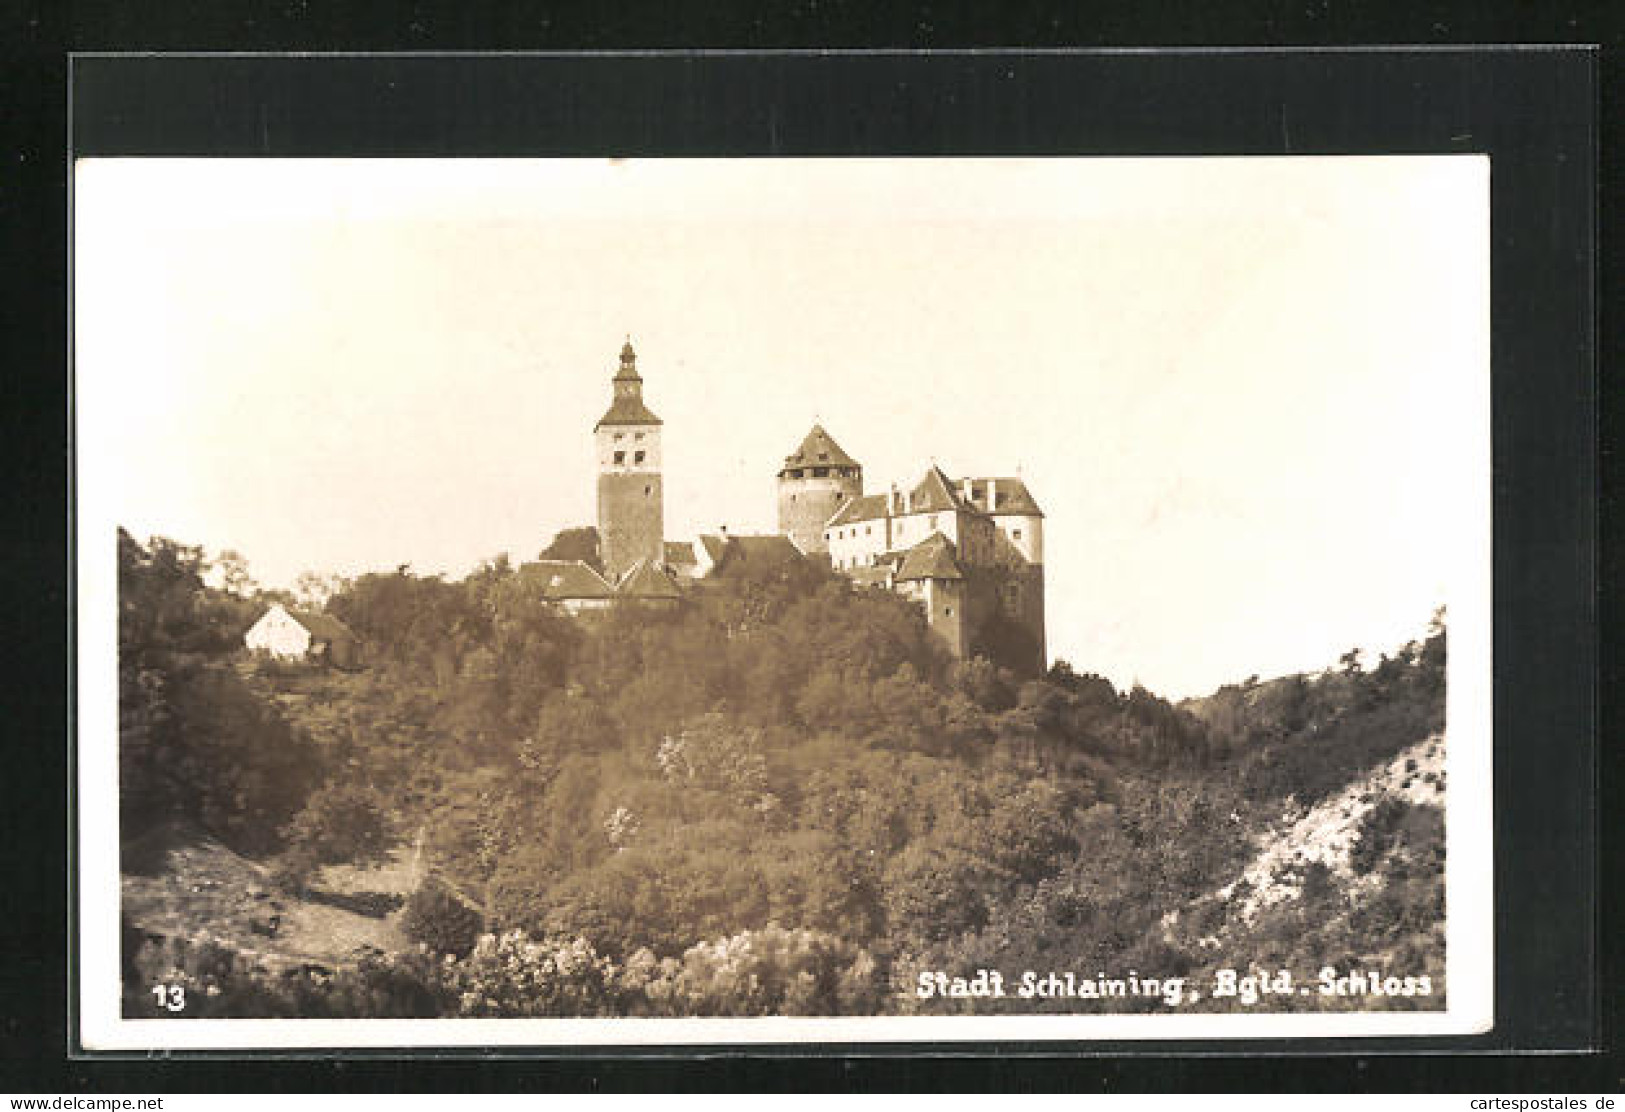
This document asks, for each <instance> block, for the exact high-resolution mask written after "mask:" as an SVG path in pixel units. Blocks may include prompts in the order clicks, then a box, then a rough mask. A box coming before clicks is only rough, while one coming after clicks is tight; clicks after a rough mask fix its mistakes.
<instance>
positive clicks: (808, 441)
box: [784, 425, 860, 470]
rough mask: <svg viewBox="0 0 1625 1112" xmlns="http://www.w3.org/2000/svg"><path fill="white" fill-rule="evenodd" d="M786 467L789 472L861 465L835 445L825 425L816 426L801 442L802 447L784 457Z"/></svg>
mask: <svg viewBox="0 0 1625 1112" xmlns="http://www.w3.org/2000/svg"><path fill="white" fill-rule="evenodd" d="M784 466H785V469H786V470H788V469H789V468H792V467H858V466H860V464H859V463H858V461H857V460H855V459H853V458H852V457H851V456H849V455H847V454H846V451H845V449H843V448H842V447H841V446H840V445H839V444H837V443H835V438H834V437H833V436H831V435H830V434H829V433H827V432H825V431H824V426H823V425H814V426H813V427H812V431H811V432H809V433H808V434H807V435H806V437H805V438H804V439H803V440H802V441H801V447H799V448H797V449H796V450H795V451H793V452H791V453H790V454H789V455H787V456H785V457H784Z"/></svg>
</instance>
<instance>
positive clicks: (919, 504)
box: [904, 463, 976, 514]
mask: <svg viewBox="0 0 1625 1112" xmlns="http://www.w3.org/2000/svg"><path fill="white" fill-rule="evenodd" d="M904 509H905V510H906V511H907V512H908V513H916V514H917V513H939V512H943V511H947V510H973V509H976V507H974V506H972V505H971V504H970V503H969V502H967V501H965V499H963V498H961V497H960V496H959V492H958V491H956V490H955V489H954V481H953V480H952V479H950V478H948V476H946V475H944V474H943V473H942V468H940V467H938V466H937V465H936V464H934V463H933V464H932V465H931V466H930V468H928V469H927V470H926V473H925V477H924V478H922V479H921V480H920V481H919V482H918V483H917V484H915V486H914V489H913V490H912V491H910V492H909V496H908V501H907V502H906V503H905V505H904Z"/></svg>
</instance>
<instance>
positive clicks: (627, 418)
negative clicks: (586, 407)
mask: <svg viewBox="0 0 1625 1112" xmlns="http://www.w3.org/2000/svg"><path fill="white" fill-rule="evenodd" d="M663 423H664V422H662V421H661V420H660V418H658V417H656V416H655V415H654V414H653V413H651V412H649V407H648V406H646V405H644V404H643V399H642V398H616V399H615V400H614V401H612V402H610V403H609V408H608V409H606V410H604V415H603V416H602V417H600V418H598V424H596V425H594V426H593V428H594V429H595V430H596V429H600V428H602V427H603V426H605V425H659V424H663Z"/></svg>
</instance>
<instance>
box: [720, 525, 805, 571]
mask: <svg viewBox="0 0 1625 1112" xmlns="http://www.w3.org/2000/svg"><path fill="white" fill-rule="evenodd" d="M699 543H700V544H702V545H704V546H705V551H706V554H707V555H708V556H709V557H710V558H711V563H712V570H713V571H720V570H721V569H722V568H725V567H730V566H732V565H734V564H751V565H753V566H755V567H763V566H766V567H778V566H782V565H784V564H789V563H792V562H794V561H797V560H804V559H806V557H805V556H803V555H802V553H801V549H799V548H797V547H796V546H795V543H794V542H793V541H791V540H790V538H789V537H786V536H782V535H780V534H778V533H766V534H761V535H756V536H751V535H746V536H717V535H716V534H714V533H702V534H701V535H700V538H699Z"/></svg>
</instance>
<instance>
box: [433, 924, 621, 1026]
mask: <svg viewBox="0 0 1625 1112" xmlns="http://www.w3.org/2000/svg"><path fill="white" fill-rule="evenodd" d="M448 970H449V972H450V983H451V986H452V988H453V990H454V991H455V992H456V994H457V1009H458V1014H459V1015H464V1016H563V1017H579V1016H598V1015H614V1014H617V1011H618V1009H617V1008H616V1007H615V1006H614V1000H613V999H612V996H611V985H610V981H611V972H612V966H611V965H610V963H609V961H608V960H607V959H605V958H602V957H600V956H599V955H598V952H597V951H596V950H595V949H593V947H592V944H591V943H589V942H587V941H586V940H584V939H580V938H576V939H569V940H565V939H545V938H544V939H542V940H540V941H534V942H533V941H532V940H531V939H530V938H529V937H528V936H527V935H525V933H524V932H522V931H509V932H508V933H506V934H504V935H502V936H501V937H500V938H498V937H497V936H495V935H489V934H487V935H484V936H482V937H481V938H480V940H479V941H478V942H477V943H476V944H475V945H474V949H473V952H472V953H470V954H469V955H468V957H467V958H466V959H464V960H463V961H461V962H458V963H456V964H455V965H452V966H449V967H448Z"/></svg>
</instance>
